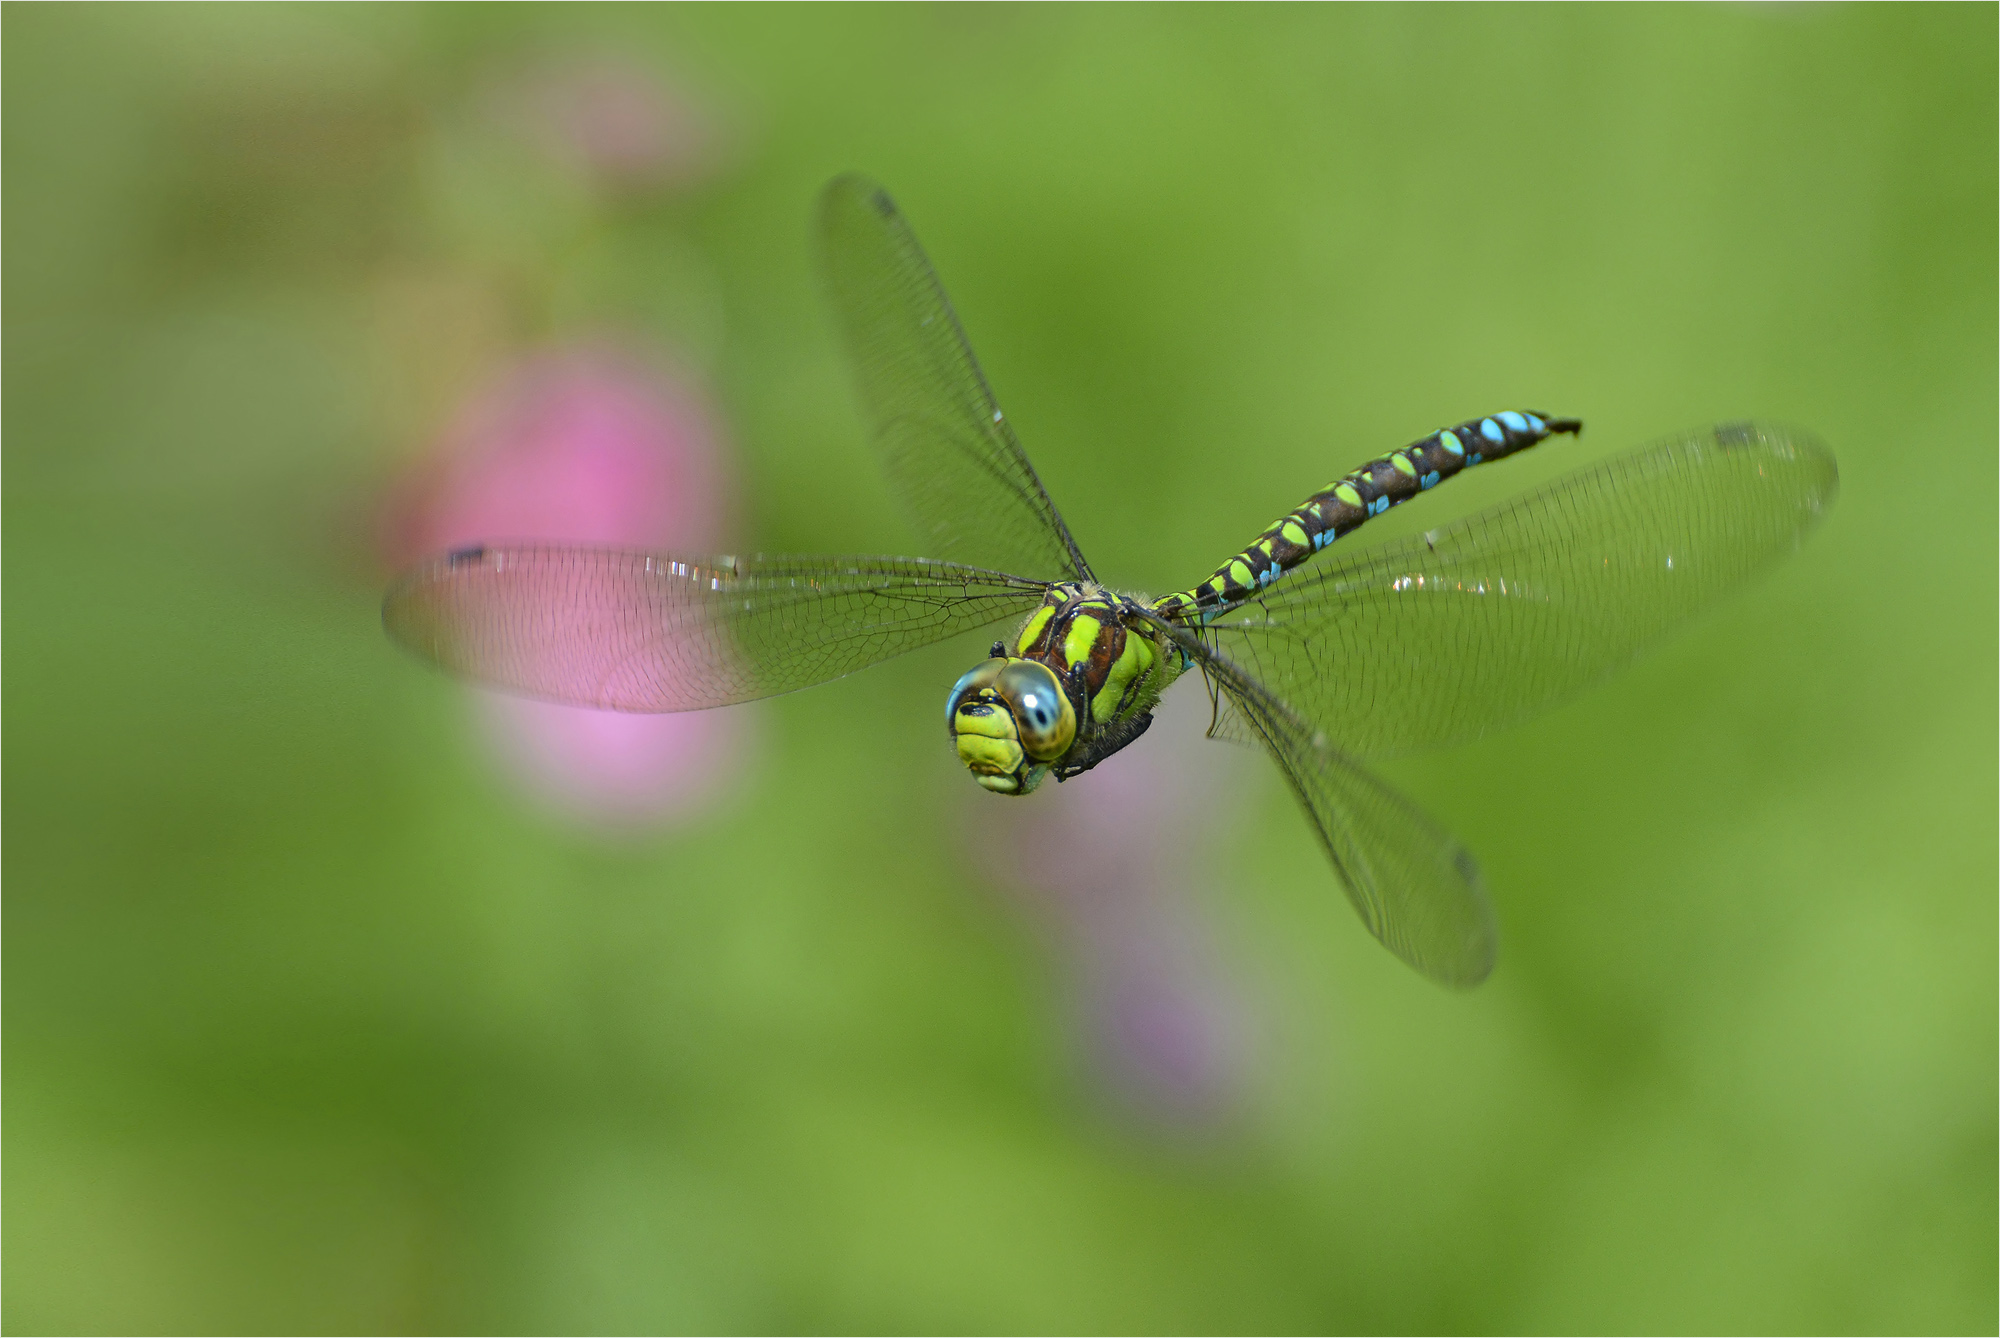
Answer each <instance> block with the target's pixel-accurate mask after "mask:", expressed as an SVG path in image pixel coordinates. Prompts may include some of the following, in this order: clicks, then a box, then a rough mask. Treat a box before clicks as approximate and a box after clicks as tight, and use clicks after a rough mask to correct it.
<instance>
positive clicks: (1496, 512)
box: [1203, 424, 1838, 757]
mask: <svg viewBox="0 0 2000 1338" xmlns="http://www.w3.org/2000/svg"><path fill="white" fill-rule="evenodd" d="M1837 486H1838V473H1837V470H1836V468H1835V465H1834V459H1833V455H1832V453H1831V452H1829V451H1828V450H1827V449H1826V447H1824V446H1823V445H1821V444H1820V443H1819V442H1818V441H1817V440H1815V439H1814V438H1812V437H1811V436H1809V435H1807V434H1805V433H1802V432H1798V431H1794V430H1790V429H1786V428H1782V427H1774V426H1769V425H1763V424H1734V425H1729V426H1724V427H1718V428H1713V429H1709V430H1705V431H1701V432H1692V433H1687V434H1684V435H1682V436H1678V437H1671V438H1668V439H1667V440H1664V441H1660V442H1657V443H1655V444H1653V445H1651V446H1648V447H1645V448H1643V449H1641V450H1638V451H1635V452H1632V453H1630V454H1627V455H1623V456H1619V457H1616V458H1613V459H1611V460H1607V461H1605V462H1603V463H1601V464H1598V465H1594V466H1592V467H1590V468H1587V469H1583V470H1580V471H1578V472H1576V473H1574V474H1570V475H1568V476H1566V477H1564V478H1560V479H1557V480H1555V481H1554V482H1552V483H1550V484H1548V485H1546V486H1544V487H1542V488H1540V489H1538V490H1536V491H1534V492H1531V493H1528V494H1526V495H1525V496H1523V497H1520V498H1518V499H1516V500H1513V501H1510V502H1506V503H1503V504H1502V505H1500V506H1497V507H1494V508H1492V509H1491V510H1488V511H1484V512H1481V513H1480V514H1478V515H1474V516H1471V517H1468V518H1467V519H1465V520H1461V521H1458V522H1456V523H1455V524H1451V525H1447V526H1445V527H1443V528H1441V529H1438V530H1433V531H1430V532H1429V533H1427V534H1422V535H1416V536H1413V537H1411V538H1408V539H1404V540H1400V541H1398V542H1395V543H1391V544H1387V545H1383V546H1381V547H1377V548H1372V549H1363V550H1361V551H1360V552H1358V553H1355V554H1352V555H1346V556H1343V555H1341V554H1339V553H1338V552H1337V551H1336V552H1332V553H1327V554H1324V555H1323V556H1322V558H1321V561H1325V562H1326V566H1325V567H1324V568H1322V569H1320V570H1317V571H1314V570H1310V569H1309V570H1306V571H1301V572H1298V573H1294V574H1293V575H1291V576H1288V577H1286V578H1285V579H1284V580H1283V581H1281V582H1279V583H1277V584H1275V585H1273V586H1272V587H1270V588H1269V589H1268V590H1267V591H1265V592H1263V593H1261V594H1259V595H1257V596H1255V597H1253V598H1252V599H1250V600H1248V601H1246V602H1245V603H1243V604H1241V605H1238V606H1237V607H1235V608H1233V609H1231V610H1229V611H1228V612H1226V613H1224V614H1223V615H1221V616H1220V617H1219V618H1217V619H1216V620H1215V621H1214V622H1213V623H1212V624H1211V625H1210V626H1209V627H1207V628H1205V629H1203V635H1205V636H1206V637H1208V638H1209V639H1210V640H1211V642H1212V644H1214V645H1215V646H1216V647H1218V648H1219V649H1221V650H1222V651H1223V652H1224V653H1225V654H1227V655H1228V656H1230V657H1231V658H1233V659H1235V660H1236V661H1238V662H1240V663H1241V664H1242V665H1243V666H1244V667H1245V669H1246V670H1248V671H1249V672H1250V673H1252V674H1254V675H1255V676H1256V677H1257V678H1258V679H1259V680H1261V681H1262V682H1264V683H1265V684H1267V685H1268V686H1269V687H1270V688H1271V689H1272V690H1273V691H1274V692H1275V693H1277V694H1278V696H1279V697H1281V698H1282V699H1283V700H1285V701H1286V702H1289V703H1290V704H1291V705H1292V706H1294V707H1296V708H1297V709H1298V710H1299V711H1301V712H1302V713H1304V715H1306V716H1307V717H1308V718H1310V719H1313V720H1315V721H1318V722H1319V723H1320V724H1321V726H1322V727H1323V728H1324V729H1325V730H1326V731H1327V733H1328V734H1329V735H1330V736H1331V737H1332V738H1334V739H1335V740H1337V741H1338V743H1339V745H1340V747H1341V749H1342V750H1343V751H1345V752H1347V753H1349V754H1351V755H1354V756H1363V757H1365V756H1383V755H1389V754H1394V753H1399V752H1404V751H1407V750H1410V749H1415V748H1421V747H1431V746H1436V745H1441V744H1446V743H1454V742H1459V741H1462V740H1465V739H1469V738H1474V737H1476V736H1478V735H1480V734H1483V733H1486V732H1487V731H1489V730H1492V729H1496V728H1498V727H1500V726H1502V725H1506V724H1511V723H1513V722H1515V721H1518V720H1520V719H1523V718H1524V717H1526V716H1529V715H1532V714H1533V713H1535V712H1537V711H1540V710H1542V709H1544V708H1546V707H1548V706H1551V705H1553V704H1555V703H1556V702H1559V701H1562V700H1563V699H1565V698H1567V697H1570V696H1572V695H1574V694H1575V693H1577V692H1578V691H1580V690H1582V689H1583V688H1585V687H1587V686H1589V685H1590V684H1592V683H1594V682H1595V681H1597V680H1598V679H1601V678H1603V677H1604V676H1605V675H1607V674H1609V673H1611V672H1612V671H1613V670H1615V669H1617V668H1618V667H1620V666H1621V665H1623V664H1625V663H1627V662H1628V661H1630V660H1632V659H1633V658H1635V657H1636V656H1637V655H1638V654H1639V653H1640V652H1641V651H1642V650H1643V649H1645V648H1646V647H1647V646H1648V645H1650V644H1651V643H1653V642H1654V641H1656V640H1658V639H1659V638H1660V636H1661V635H1662V634H1664V633H1665V632H1667V631H1668V630H1669V629H1671V628H1672V627H1674V626H1675V625H1677V624H1679V623H1681V622H1683V621H1685V620H1686V619H1688V618H1690V617H1692V616H1693V615H1694V614H1696V613H1698V612H1699V611H1700V610H1702V609H1704V608H1706V607H1707V606H1708V605H1710V604H1712V603H1714V602H1716V601H1717V600H1718V599H1720V598H1721V597H1722V596H1723V595H1724V594H1726V593H1728V592H1729V591H1730V590H1733V589H1734V588H1736V587H1737V586H1739V585H1741V584H1743V583H1744V582H1745V581H1747V580H1748V579H1749V578H1750V577H1751V576H1753V575H1754V574H1755V573H1757V572H1758V571H1759V570H1761V569H1763V568H1764V567H1767V566H1769V565H1770V564H1771V563H1772V562H1774V561H1775V560H1776V559H1778V558H1779V557H1781V556H1782V555H1784V554H1786V553H1788V552H1790V551H1791V550H1792V549H1794V548H1796V547H1797V546H1798V545H1799V543H1800V542H1801V541H1802V540H1803V538H1804V537H1805V535H1806V532H1807V531H1808V530H1810V529H1811V528H1812V526H1813V524H1814V522H1815V521H1817V520H1818V519H1819V517H1820V515H1821V513H1822V512H1823V511H1824V510H1825V509H1826V508H1827V507H1828V506H1829V505H1830V504H1831V503H1832V501H1833V498H1834V494H1835V491H1836V489H1837ZM1328 559H1331V560H1330V561H1328ZM1317 565H1318V564H1317V563H1316V564H1315V566H1317Z"/></svg>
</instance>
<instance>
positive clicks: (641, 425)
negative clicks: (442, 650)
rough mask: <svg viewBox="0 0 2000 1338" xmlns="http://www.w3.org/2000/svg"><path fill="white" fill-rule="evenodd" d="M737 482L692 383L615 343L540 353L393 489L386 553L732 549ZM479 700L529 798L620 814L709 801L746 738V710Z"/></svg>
mask: <svg viewBox="0 0 2000 1338" xmlns="http://www.w3.org/2000/svg"><path fill="white" fill-rule="evenodd" d="M726 492H727V489H726V486H725V482H724V470H723V465H722V461H721V458H720V444H719V439H718V434H717V431H716V429H715V427H714V424H713V420H712V418H711V415H710V414H709V412H708V411H707V409H706V408H705V407H704V405H703V404H702V402H701V400H700V397H699V396H697V395H696V394H695V393H694V392H693V391H692V390H691V389H690V388H689V387H688V386H687V385H686V384H684V383H683V382H681V381H680V380H678V379H677V378H675V377H674V376H672V375H669V374H667V373H665V372H663V371H661V370H659V369H658V368H657V367H654V366H652V365H650V364H649V363H648V362H647V361H645V360H644V359H642V358H640V357H637V356H635V355H633V354H630V353H627V352H623V351H618V350H614V349H611V348H606V347H597V348H583V349H574V350H569V351H563V352H553V353H544V354H541V355H538V356H534V357H530V358H527V359H525V360H523V361H521V362H520V363H518V364H515V365H513V366H510V367H507V368H505V369H504V370H502V371H501V372H500V373H499V374H498V375H496V376H495V377H494V378H493V379H492V381H491V382H490V383H489V384H488V385H486V386H485V387H484V388H482V389H481V390H479V391H478V392H477V393H475V394H474V395H473V396H472V397H471V399H470V400H469V401H468V403H467V404H466V405H465V406H464V408H463V409H462V410H461V411H460V413H459V415H458V417H457V419H456V421H454V422H453V423H452V424H451V425H450V426H449V427H448V428H447V430H446V431H445V432H444V434H443V436H442V437H441V439H440V440H439V442H438V443H437V445H436V447H435V448H434V449H433V450H432V451H431V452H430V454H429V455H428V457H427V458H426V460H425V462H424V463H423V464H422V465H421V466H420V467H419V468H418V469H417V470H416V471H414V473H413V475H412V477H411V478H410V479H409V480H407V481H406V483H405V485H404V486H403V487H402V489H400V491H399V493H398V494H397V495H396V496H395V497H394V498H392V500H391V504H390V507H389V509H388V514H387V523H386V525H385V532H384V541H385V548H386V549H387V550H388V553H389V556H390V557H391V559H392V560H393V561H394V562H395V563H396V564H397V565H403V564H405V563H408V562H410V561H413V560H415V559H417V558H419V557H422V556H424V555H427V554H430V553H436V552H441V551H444V550H445V549H449V548H454V547H459V546H461V545H464V544H469V543H477V542H481V541H495V540H518V539H542V540H549V541H552V542H568V543H590V544H608V545H618V546H623V547H634V548H648V549H662V550H667V551H671V552H675V553H681V554H686V555H691V556H699V555H703V554H707V553H711V552H713V551H715V550H716V549H717V548H718V547H719V546H720V545H721V541H722V537H723V535H724V533H725V532H726V528H727V522H726V514H727V501H726ZM476 695H477V697H478V700H479V705H478V714H479V717H480V719H481V721H482V723H483V725H484V727H485V730H486V732H487V734H488V735H489V738H490V740H491V743H492V745H493V747H494V748H495V751H496V752H497V753H498V754H499V756H500V758H501V759H502V760H503V762H505V763H506V765H507V766H508V768H509V769H510V770H511V771H512V772H513V773H514V775H515V776H516V778H517V779H518V780H519V781H520V782H521V783H522V785H523V786H524V787H525V788H526V789H527V790H528V791H529V792H530V793H531V794H533V795H534V796H535V797H536V798H538V799H540V800H542V801H543V802H545V803H546V804H548V805H549V806H551V807H553V808H556V809H557V810H559V811H563V812H566V813H568V814H571V815H574V816H578V817H582V818H586V819H589V820H595V821H598V822H602V823H609V824H612V825H630V824H637V823H645V822H652V821H658V820H662V819H672V818H676V817H685V816H688V815H690V814H692V813H694V812H697V811H700V810H702V809H704V808H706V807H707V806H708V805H709V803H711V802H712V801H713V799H714V798H715V797H716V796H718V795H719V794H720V793H723V792H725V791H726V789H727V782H728V779H729V777H730V776H731V775H732V774H733V772H734V769H735V766H736V763H737V759H738V758H739V757H740V755H741V753H742V751H743V749H744V747H745V739H744V737H743V734H744V729H745V725H746V720H745V715H744V712H743V711H741V710H725V711H696V712H686V713H680V714H673V715H629V714H623V713H619V712H607V711H591V710H583V709H579V708H576V707H570V706H561V705H556V704H553V703H549V702H539V701H528V700H525V699H522V698H517V697H508V696H501V695H498V694H492V693H484V692H482V693H478V694H476Z"/></svg>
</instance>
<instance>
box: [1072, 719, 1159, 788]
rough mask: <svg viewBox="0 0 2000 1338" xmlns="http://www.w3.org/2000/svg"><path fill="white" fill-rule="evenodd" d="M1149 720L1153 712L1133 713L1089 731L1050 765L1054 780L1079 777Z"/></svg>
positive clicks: (1119, 746) (1144, 729)
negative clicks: (1090, 732) (1091, 731)
mask: <svg viewBox="0 0 2000 1338" xmlns="http://www.w3.org/2000/svg"><path fill="white" fill-rule="evenodd" d="M1152 723H1153V713H1152V712H1151V711H1147V712H1146V713H1145V714H1143V715H1135V716H1133V717H1132V718H1131V719H1129V720H1121V721H1119V722H1117V723H1116V724H1114V725H1109V726H1106V727H1105V728H1104V729H1101V730H1099V731H1097V732H1096V733H1094V734H1092V735H1091V736H1090V738H1089V739H1088V740H1087V741H1086V742H1083V743H1080V744H1078V745H1077V746H1076V747H1075V748H1072V749H1071V750H1070V751H1069V753H1068V755H1067V756H1065V757H1064V758H1063V759H1062V760H1061V761H1059V762H1057V763H1056V764H1055V766H1054V767H1053V770H1054V772H1055V777H1056V779H1057V780H1058V781H1066V780H1068V779H1069V778H1070V777H1071V776H1081V775H1082V774H1083V773H1084V772H1086V771H1088V770H1090V769H1091V768H1092V767H1094V766H1096V765H1097V764H1098V763H1099V762H1102V761H1103V760H1104V759H1105V758H1107V757H1109V756H1111V754H1113V753H1115V752H1117V751H1118V750H1119V749H1120V748H1123V747H1124V746H1125V745H1126V744H1128V743H1130V742H1132V741H1133V740H1134V739H1136V738H1138V737H1139V736H1140V735H1141V734H1144V733H1145V732H1146V729H1147V727H1148V726H1149V725H1151V724H1152Z"/></svg>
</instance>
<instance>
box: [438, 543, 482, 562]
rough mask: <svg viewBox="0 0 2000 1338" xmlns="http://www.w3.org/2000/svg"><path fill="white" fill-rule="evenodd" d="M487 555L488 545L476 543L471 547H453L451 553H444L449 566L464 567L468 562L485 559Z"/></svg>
mask: <svg viewBox="0 0 2000 1338" xmlns="http://www.w3.org/2000/svg"><path fill="white" fill-rule="evenodd" d="M485 557H486V545H485V544H474V545H472V546H471V547H470V548H454V549H452V550H451V551H450V552H449V553H446V554H445V555H444V560H445V563H446V565H448V566H453V567H462V566H464V565H465V564H466V563H468V562H480V561H484V560H485Z"/></svg>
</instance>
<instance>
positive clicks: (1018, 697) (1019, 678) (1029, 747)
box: [993, 660, 1076, 762]
mask: <svg viewBox="0 0 2000 1338" xmlns="http://www.w3.org/2000/svg"><path fill="white" fill-rule="evenodd" d="M993 689H994V691H995V692H997V693H999V694H1000V699H1001V700H1002V701H1004V702H1006V703H1007V709H1008V710H1009V711H1011V712H1012V713H1013V715H1014V721H1015V723H1016V724H1017V725H1018V726H1019V729H1020V737H1021V748H1022V750H1023V751H1025V752H1026V753H1027V754H1028V756H1029V757H1031V758H1033V759H1034V760H1035V761H1037V762H1052V761H1054V760H1055V759H1056V758H1058V757H1061V756H1062V755H1063V754H1064V753H1066V752H1068V751H1069V746H1070V744H1071V743H1073V742H1075V740H1076V709H1075V708H1074V707H1072V706H1071V705H1070V703H1069V698H1068V697H1067V696H1065V695H1064V693H1063V690H1062V685H1061V684H1059V683H1057V682H1056V676H1055V674H1054V673H1053V672H1051V671H1050V670H1049V668H1048V666H1046V665H1043V664H1040V663H1038V662H1036V661H1034V660H1009V661H1007V666H1006V668H1004V669H1002V670H1001V671H1000V676H999V678H998V679H997V680H996V681H995V682H994V684H993Z"/></svg>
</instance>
